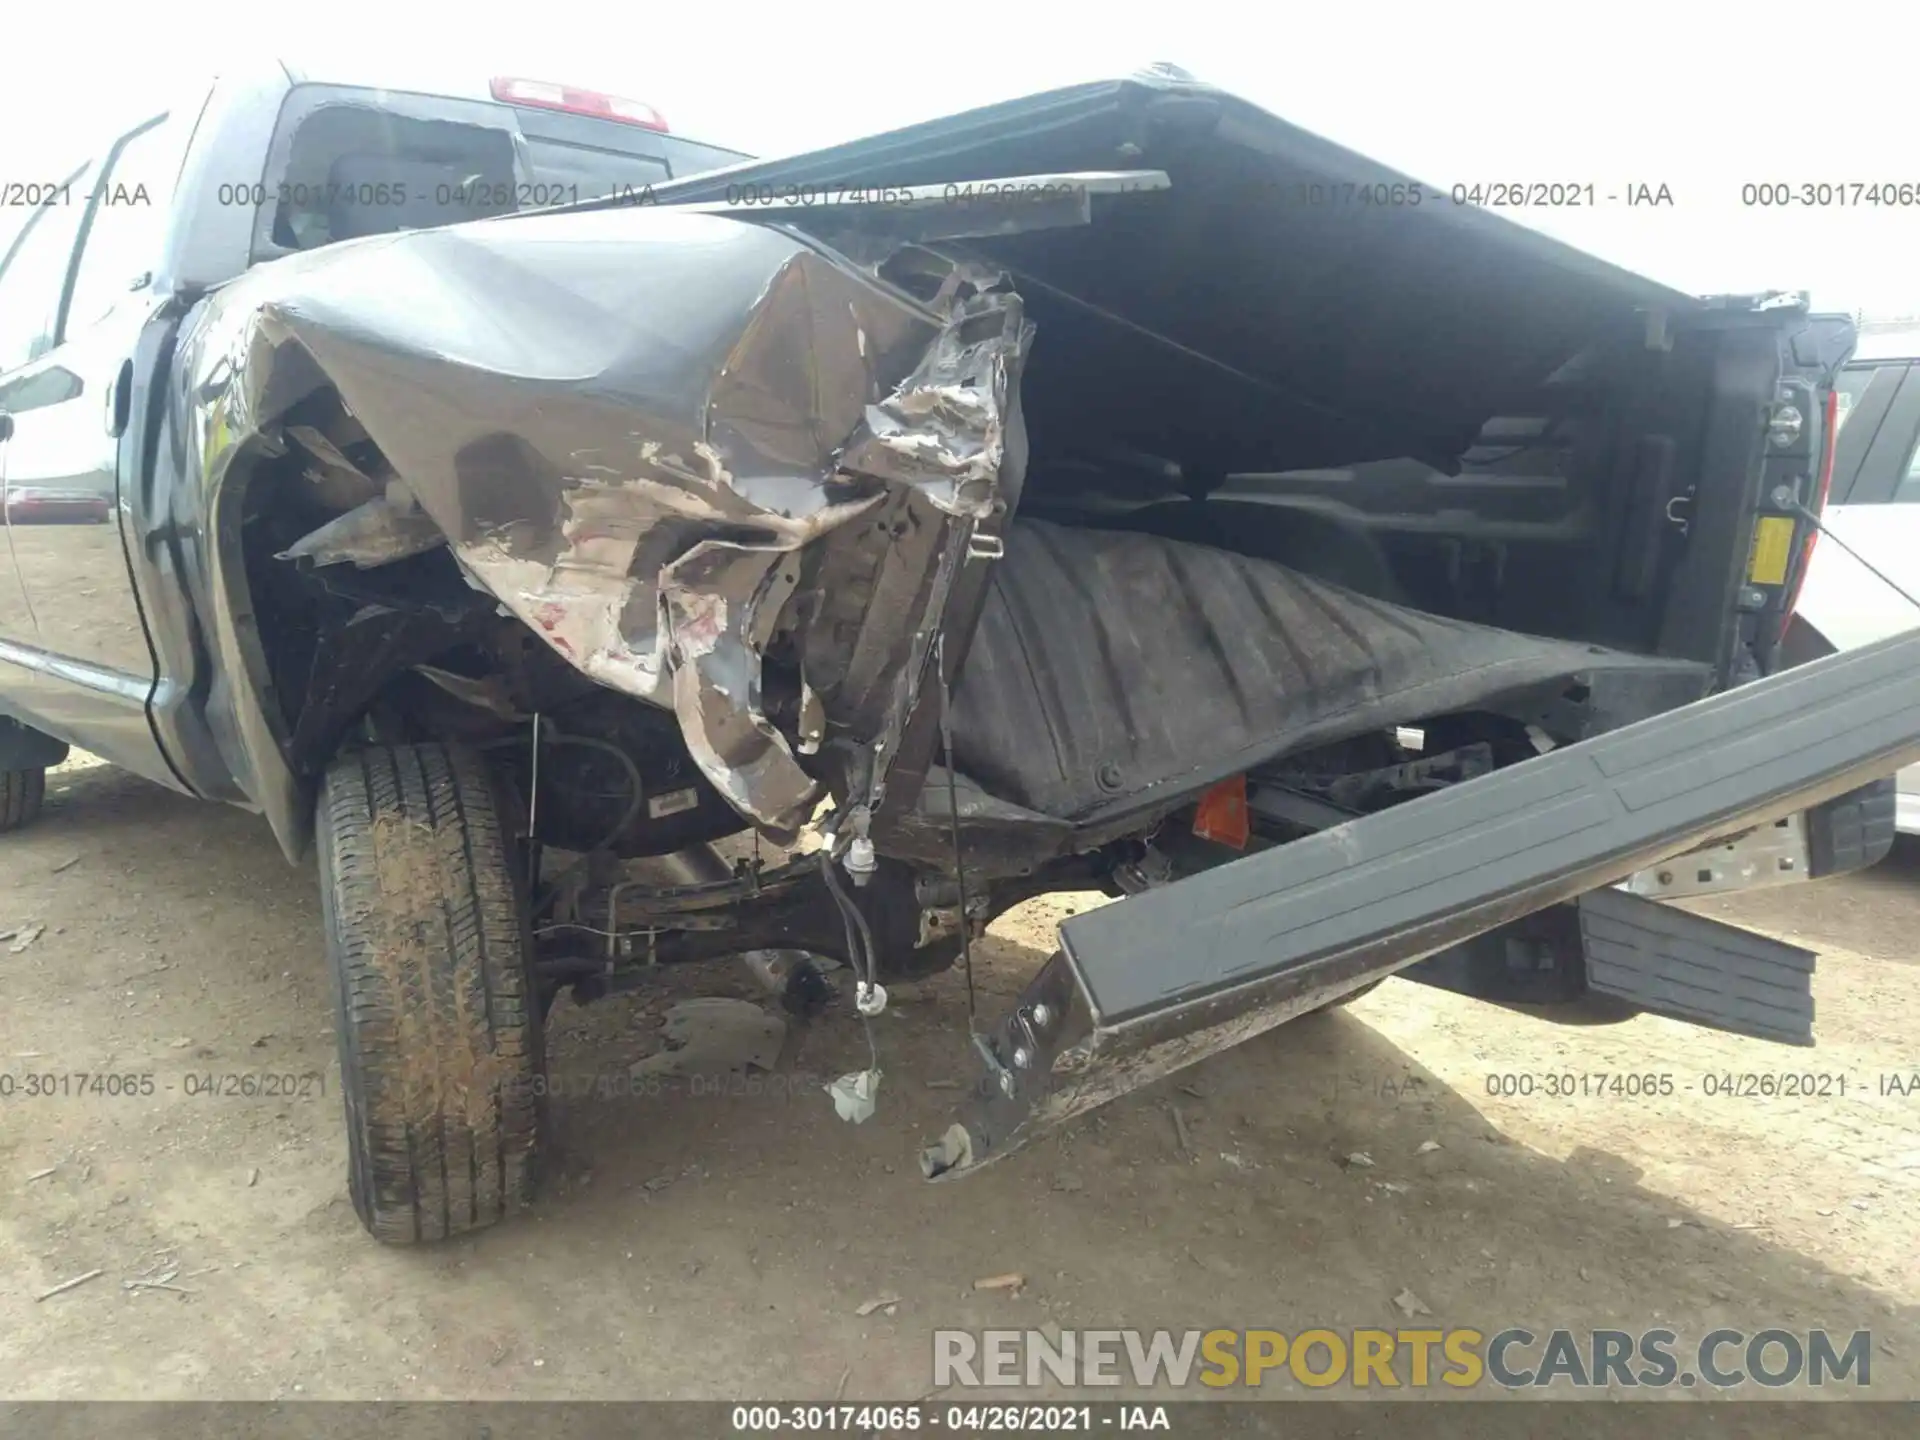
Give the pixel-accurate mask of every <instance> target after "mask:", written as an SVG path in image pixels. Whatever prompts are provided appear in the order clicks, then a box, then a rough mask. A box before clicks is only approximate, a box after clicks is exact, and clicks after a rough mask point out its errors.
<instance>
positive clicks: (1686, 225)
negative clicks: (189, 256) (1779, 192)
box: [0, 0, 1920, 313]
mask: <svg viewBox="0 0 1920 1440" xmlns="http://www.w3.org/2000/svg"><path fill="white" fill-rule="evenodd" d="M33 8H34V10H35V12H36V20H35V24H36V25H37V26H38V27H39V33H38V34H37V35H35V36H33V37H32V39H31V41H30V42H29V41H27V40H26V37H25V36H24V35H23V34H22V32H20V31H18V30H17V29H15V27H12V26H10V27H9V29H10V30H13V32H14V33H12V34H10V35H9V37H8V40H9V44H8V48H7V54H6V64H5V84H4V85H3V86H0V174H4V176H6V177H8V178H12V177H13V173H14V171H16V170H17V169H20V168H23V165H24V164H25V163H26V162H25V160H24V159H23V156H26V155H27V154H28V152H30V151H31V152H39V151H41V149H42V147H43V146H44V145H45V144H46V143H48V142H49V140H50V139H53V138H56V137H57V138H59V139H65V138H67V137H68V136H69V134H72V135H75V136H77V135H78V134H79V132H80V130H81V129H83V128H90V127H91V126H92V125H95V124H99V123H102V122H103V121H104V120H105V119H106V118H111V117H116V116H118V115H120V114H122V113H132V112H137V111H138V110H139V108H140V105H141V104H142V103H143V97H145V96H147V95H151V94H156V93H161V92H163V91H164V90H166V89H167V88H169V86H168V84H167V82H169V81H174V82H176V83H177V81H178V79H179V78H181V77H183V76H185V75H186V74H187V73H189V72H197V71H203V70H210V69H213V68H216V67H217V66H218V65H219V64H220V63H221V61H222V60H223V59H224V58H226V57H229V56H236V55H241V54H243V53H257V54H259V55H263V56H264V55H270V54H278V55H284V56H287V57H289V58H293V59H296V60H297V59H305V60H307V61H309V62H312V63H315V64H318V63H319V62H320V61H322V60H325V61H326V62H328V64H329V65H330V67H331V68H337V69H340V70H341V71H342V72H343V73H348V74H352V73H355V67H356V66H366V67H369V69H373V68H377V69H378V71H379V72H380V74H381V75H382V76H389V75H399V76H407V77H419V83H421V84H422V85H423V86H425V85H427V84H429V82H430V81H431V79H432V77H433V76H435V75H446V76H452V77H457V78H458V79H460V80H463V81H465V82H466V83H467V84H468V85H471V84H473V83H474V82H476V81H478V82H479V83H482V84H484V81H485V78H486V77H487V76H489V75H495V74H507V75H522V76H527V77H530V78H535V79H548V80H562V81H566V82H568V83H572V84H578V85H583V86H588V87H592V88H598V89H604V90H610V91H615V92H618V93H622V94H627V95H632V96H635V97H637V98H641V99H645V100H648V101H650V102H652V103H653V104H655V105H657V106H658V107H659V108H660V109H661V110H662V111H663V112H664V113H665V114H666V116H667V118H668V120H669V121H670V122H671V123H672V125H673V127H674V128H675V129H676V130H679V131H681V132H683V133H685V134H688V135H690V136H693V137H695V138H702V139H711V140H713V141H716V142H718V143H723V144H730V145H734V146H736V147H738V148H741V149H747V150H752V151H755V152H757V153H761V154H772V153H777V152H785V151H792V150H798V149H807V148H811V147H813V146H816V145H822V144H827V143H830V142H832V141H835V140H840V139H846V138H849V137H852V136H855V135H859V134H861V133H865V132H870V131H874V130H881V129H887V128H890V127H892V126H895V125H901V124H906V123H909V122H912V121H915V120H920V119H925V118H928V117H931V116H934V115H938V114H942V113H946V112H951V111H954V110H961V109H966V108H969V107H970V106H973V105H977V104H984V103H987V102H989V101H993V100H1000V99H1006V98H1009V97H1011V96H1016V95H1020V94H1023V93H1027V92H1030V91H1034V90H1040V89H1046V88H1048V87H1051V86H1054V85H1062V84H1069V83H1072V82H1074V81H1077V80H1084V79H1092V78H1096V77H1099V76H1103V75H1112V74H1118V73H1124V72H1126V71H1129V70H1132V69H1134V68H1136V67H1137V66H1139V65H1141V64H1144V63H1146V62H1148V61H1152V60H1169V61H1172V62H1174V63H1176V64H1179V65H1183V66H1185V67H1186V68H1187V69H1188V70H1190V71H1192V72H1193V73H1194V74H1196V75H1197V76H1199V77H1200V78H1202V79H1206V80H1210V81H1213V82H1214V83H1216V84H1219V85H1223V86H1225V87H1227V88H1229V89H1232V90H1235V91H1237V92H1239V93H1240V94H1243V95H1245V96H1247V97H1248V98H1250V99H1252V100H1255V101H1257V102H1258V103H1260V104H1262V105H1264V106H1265V107H1266V108H1268V109H1270V110H1273V111H1275V112H1276V113H1278V114H1280V115H1283V116H1285V117H1286V118H1287V119H1289V120H1291V121H1293V122H1294V123H1296V124H1299V125H1303V126H1305V127H1306V128H1308V129H1310V130H1314V131H1317V132H1319V133H1320V134H1323V135H1326V136H1328V137H1329V138H1331V139H1334V140H1337V141H1339V142H1340V143H1342V144H1344V145H1347V146H1349V147H1351V148H1354V149H1357V150H1361V151H1364V152H1366V153H1367V154H1369V155H1372V156H1374V157H1375V158H1376V159H1379V160H1382V161H1385V162H1386V163H1388V164H1390V165H1394V166H1396V167H1398V168H1400V169H1402V170H1406V171H1409V172H1411V173H1413V174H1415V175H1417V176H1419V177H1420V178H1421V179H1423V180H1425V181H1427V182H1429V183H1431V184H1436V185H1442V186H1445V185H1450V184H1452V183H1454V182H1456V181H1458V182H1472V181H1476V180H1501V179H1512V180H1528V181H1532V180H1542V181H1552V180H1559V181H1567V182H1573V183H1580V184H1584V183H1587V182H1592V183H1594V184H1595V185H1596V186H1597V187H1600V188H1601V189H1602V191H1603V193H1604V190H1605V189H1607V188H1612V189H1615V190H1619V189H1622V188H1623V187H1625V186H1626V185H1628V184H1633V183H1639V182H1645V183H1647V184H1649V185H1656V186H1657V185H1659V184H1661V183H1665V184H1666V185H1667V186H1668V187H1670V189H1671V191H1672V193H1673V195H1674V198H1675V204H1674V206H1673V207H1672V208H1671V209H1663V210H1646V209H1631V210H1629V209H1627V208H1626V207H1625V206H1624V205H1616V206H1605V205H1603V206H1601V207H1600V208H1598V209H1594V210H1556V211H1546V210H1541V211H1526V212H1516V218H1520V219H1522V220H1523V221H1525V222H1526V223H1531V224H1534V225H1536V226H1538V227H1539V228H1541V229H1544V230H1548V231H1550V232H1552V233H1554V234H1556V235H1559V236H1560V237H1561V238H1563V239H1566V240H1569V241H1571V242H1572V243H1574V244H1577V245H1580V246H1582V247H1583V248H1585V249H1588V250H1592V251H1594V252H1595V253H1597V254H1600V255H1603V256H1605V257H1606V258H1608V259H1610V260H1613V261H1615V262H1617V263H1620V264H1623V265H1627V266H1629V267H1631V268H1633V269H1636V270H1641V271H1643V272H1645V273H1647V274H1649V275H1652V276H1653V277H1655V278H1657V279H1660V280H1663V281H1665V282H1667V283H1669V284H1671V285H1675V286H1678V287H1679V288H1682V289H1686V290H1693V291H1708V290H1755V289H1768V288H1781V289H1811V290H1812V291H1813V292H1814V300H1815V303H1816V304H1817V305H1819V306H1821V307H1822V308H1838V309H1849V310H1851V309H1855V308H1860V307H1864V308H1866V309H1868V310H1869V311H1871V312H1876V313H1886V312H1899V313H1915V312H1920V203H1915V204H1910V205H1909V206H1908V207H1906V208H1905V209H1898V208H1885V207H1882V208H1871V207H1859V208H1853V207H1847V208H1837V207H1836V208H1826V209H1788V210H1781V209H1758V208H1751V207H1747V206H1743V205H1742V203H1741V186H1742V185H1743V184H1744V183H1747V182H1760V181H1786V182H1800V181H1816V182H1818V181H1826V182H1867V183H1873V182H1882V183H1886V182H1891V183H1893V184H1896V185H1897V184H1900V183H1905V184H1907V185H1908V187H1909V192H1910V194H1911V193H1912V191H1913V189H1914V188H1915V187H1917V186H1920V123H1917V121H1920V116H1916V109H1915V107H1916V104H1920V101H1916V94H1917V93H1920V91H1916V86H1915V79H1914V76H1915V57H1916V55H1917V54H1920V44H1916V41H1920V12H1916V10H1915V9H1914V8H1913V7H1910V6H1904V5H1896V4H1884V5H1882V4H1879V3H1877V0H1876V3H1872V4H1856V5H1852V6H1845V7H1836V8H1835V9H1834V10H1832V11H1824V10H1819V9H1812V10H1810V9H1808V8H1807V7H1806V6H1805V5H1785V4H1781V5H1772V4H1764V3H1741V4H1739V5H1730V6H1726V7H1721V6H1717V5H1706V4H1701V5H1697V6H1686V5H1682V4H1678V3H1674V0H1667V3H1662V4H1636V3H1631V0H1609V3H1607V4H1604V5H1602V4H1578V3H1576V4H1572V5H1567V4H1560V5H1552V4H1541V3H1533V4H1503V3H1473V0H1448V3H1445V4H1431V5H1407V6H1405V7H1403V8H1400V7H1395V6H1394V5H1391V4H1385V3H1380V0H1375V3H1369V4H1366V5H1363V6H1354V7H1351V8H1345V7H1338V6H1327V7H1307V6H1286V7H1280V6H1273V5H1269V4H1258V3H1254V0H1243V3H1240V4H1232V3H1216V0H1182V3H1179V4H1175V5H1164V4H1161V5H1154V6H1152V7H1143V8H1140V9H1132V8H1129V7H1127V6H1125V5H1121V4H1105V5H1074V6H1068V5H1064V4H1055V3H1048V0H1020V3H1019V4H1015V5H1006V6H999V5H991V4H987V5H983V4H979V3H973V4H968V5H954V6H952V7H950V8H945V7H942V6H940V5H938V4H929V3H926V0H920V3H916V4H913V5H900V6H892V7H865V6H836V5H831V4H826V5H821V4H816V5H810V6H805V7H771V6H769V7H765V8H762V7H759V6H754V5H740V4H731V3H726V0H719V3H713V0H709V3H705V4H695V5H687V6H644V7H643V6H634V5H630V4H622V5H614V4H609V3H606V0H599V3H588V0H539V3H537V4H517V5H506V4H489V3H485V0H476V3H470V4H461V5H458V6H452V5H443V4H437V5H426V4H419V3H414V0H327V3H326V4H324V5H317V6H309V5H281V6H261V7H245V8H241V7H225V6H222V7H214V6H209V5H204V4H200V3H194V0H176V3H174V4H171V5H164V4H156V3H151V0H149V3H143V4H139V5H126V6H124V7H123V9H122V8H121V7H120V6H119V5H118V0H108V3H87V4H84V5H78V4H77V5H71V6H65V7H41V6H36V7H33ZM117 10H118V11H120V13H116V12H117ZM162 17H164V18H162ZM63 31H64V34H63ZM108 36H111V37H113V41H114V47H115V48H114V49H113V50H112V51H109V50H107V49H106V48H104V47H103V46H102V45H101V44H100V42H101V40H102V38H103V37H108ZM23 42H24V43H23ZM67 116H71V117H73V118H72V119H66V118H63V117H67Z"/></svg>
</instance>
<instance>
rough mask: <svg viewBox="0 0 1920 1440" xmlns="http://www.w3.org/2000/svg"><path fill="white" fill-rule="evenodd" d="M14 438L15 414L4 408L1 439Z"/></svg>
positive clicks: (0, 411) (0, 416) (0, 432)
mask: <svg viewBox="0 0 1920 1440" xmlns="http://www.w3.org/2000/svg"><path fill="white" fill-rule="evenodd" d="M12 438H13V416H11V415H9V414H8V413H7V412H6V411H4V410H0V440H11V439H12Z"/></svg>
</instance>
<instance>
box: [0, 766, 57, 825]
mask: <svg viewBox="0 0 1920 1440" xmlns="http://www.w3.org/2000/svg"><path fill="white" fill-rule="evenodd" d="M46 797H47V772H46V771H45V770H42V769H40V768H39V767H38V766H35V767H34V768H33V769H31V770H0V834H3V833H5V832H6V831H8V830H18V829H19V828H20V827H21V826H22V825H30V824H32V823H33V821H34V820H35V819H36V818H37V817H38V816H39V814H40V802H41V801H42V800H44V799H46Z"/></svg>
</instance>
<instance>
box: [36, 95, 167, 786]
mask: <svg viewBox="0 0 1920 1440" xmlns="http://www.w3.org/2000/svg"><path fill="white" fill-rule="evenodd" d="M182 128H185V127H175V126H171V125H169V124H168V123H167V118H166V117H165V116H161V117H158V118H156V119H153V120H149V121H147V122H146V123H144V124H142V125H139V126H137V127H135V128H134V129H132V130H130V131H128V132H127V133H126V134H124V135H122V136H120V137H119V139H117V140H116V141H115V142H114V143H113V145H112V146H111V148H110V149H109V150H108V152H107V157H106V160H105V162H104V163H103V164H102V165H101V166H100V168H99V169H98V171H97V172H95V174H94V175H93V176H92V178H91V179H90V181H89V183H88V184H87V186H86V187H85V189H84V190H83V189H82V188H80V187H75V190H74V192H73V205H74V207H75V211H74V213H75V215H76V216H77V219H78V224H77V226H76V227H75V230H74V243H73V246H72V249H71V252H70V255H69V258H68V261H67V264H66V268H65V273H64V277H63V283H62V284H61V286H60V288H59V291H58V300H57V303H56V305H55V307H54V310H53V314H52V317H51V322H52V323H51V326H50V332H49V336H48V338H49V339H50V341H51V344H50V345H47V346H46V347H45V348H44V349H43V350H42V351H41V353H39V354H37V355H36V356H35V358H34V359H33V360H32V361H30V362H29V363H28V364H27V365H25V366H23V367H22V368H20V369H19V370H16V371H14V372H12V373H11V374H9V375H7V376H6V377H5V378H4V381H3V382H0V406H4V408H5V409H6V410H7V411H8V412H9V416H10V420H11V425H12V434H11V436H10V437H9V439H8V441H7V462H6V463H7V475H6V486H7V490H6V494H7V531H8V540H9V544H10V546H11V549H12V554H13V560H14V564H15V566H16V567H17V569H18V573H19V577H20V581H21V583H22V585H23V587H24V590H25V596H26V604H27V607H28V609H29V611H30V613H31V616H32V620H33V625H34V639H33V645H34V648H35V649H36V650H37V652H38V654H37V656H36V657H34V659H33V661H32V662H31V668H32V669H33V670H34V671H36V672H37V673H36V674H34V675H33V676H32V677H31V678H30V680H29V683H28V686H27V688H28V690H29V691H30V699H29V703H30V705H31V706H32V708H33V710H34V711H35V713H34V714H33V715H30V716H26V717H23V718H27V719H29V720H30V721H31V722H32V723H35V724H37V725H38V726H39V727H40V728H42V729H45V730H47V731H49V732H50V733H52V734H55V735H58V736H60V737H62V738H65V739H71V740H74V741H76V742H78V743H80V744H83V745H85V746H86V747H87V748H89V749H93V750H97V751H99V752H100V753H101V754H102V755H103V756H104V757H105V758H107V759H109V760H112V761H114V762H115V763H116V764H120V765H123V766H125V767H126V768H128V769H131V770H135V771H139V772H141V773H145V774H148V775H152V776H154V777H155V778H160V779H166V778H168V776H169V771H168V767H167V764H166V761H165V759H164V757H163V756H162V755H161V753H160V750H159V746H158V743H157V742H156V741H155V739H154V737H153V733H152V728H151V726H150V725H149V724H148V723H147V719H146V705H147V701H148V697H149V695H150V693H151V691H152V689H153V683H154V672H155V665H154V656H153V651H152V649H151V647H150V646H149V644H148V641H147V633H146V627H145V625H144V623H143V621H142V619H141V615H140V610H139V604H138V601H137V600H136V598H135V595H134V590H133V583H132V577H131V572H130V570H129V567H128V564H127V556H126V551H125V549H124V545H125V540H124V538H123V531H122V513H121V507H120V493H119V475H120V474H121V473H122V458H121V457H122V450H123V445H124V446H125V447H126V455H127V461H126V463H127V464H130V465H137V463H138V459H137V456H138V445H137V437H130V436H128V435H127V434H126V429H127V418H128V417H127V402H128V394H129V391H130V386H131V380H132V374H131V363H130V361H131V356H132V355H133V350H134V344H135V342H136V340H137V339H138V338H139V335H140V332H141V330H142V328H143V327H144V326H145V325H146V323H147V320H148V319H149V317H150V315H151V312H152V309H153V303H154V302H153V301H152V299H151V298H150V295H149V293H148V292H149V286H150V282H151V278H152V277H151V270H152V267H153V266H154V265H155V264H156V263H157V261H158V258H159V254H160V245H161V242H162V239H163V231H164V227H165V225H166V221H167V218H168V215H169V213H170V205H171V200H172V190H173V179H174V177H175V176H176V175H177V174H178V172H179V164H180V159H181V150H182V145H181V137H180V136H179V135H178V133H177V132H178V130H179V129H182Z"/></svg>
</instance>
